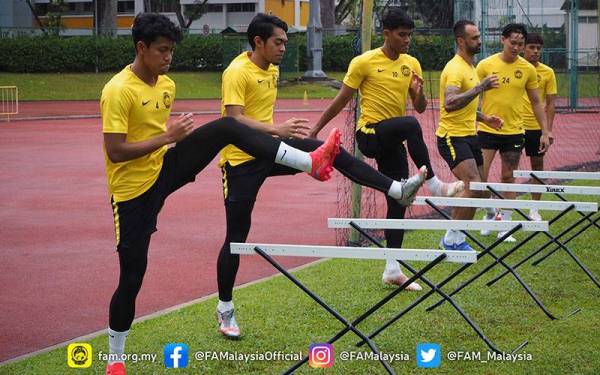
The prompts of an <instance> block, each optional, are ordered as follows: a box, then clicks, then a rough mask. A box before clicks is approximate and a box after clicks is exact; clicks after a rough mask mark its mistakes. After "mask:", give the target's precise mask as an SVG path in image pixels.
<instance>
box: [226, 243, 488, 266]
mask: <svg viewBox="0 0 600 375" xmlns="http://www.w3.org/2000/svg"><path fill="white" fill-rule="evenodd" d="M256 247H258V248H260V249H261V250H262V251H264V252H265V253H266V254H268V255H274V256H298V257H313V258H345V259H399V260H414V261H425V262H430V261H432V260H434V259H435V258H437V257H439V256H440V255H442V254H446V258H445V259H444V261H446V262H452V263H475V262H477V252H475V251H456V250H433V249H391V248H383V249H380V248H373V247H348V246H314V245H284V244H259V243H239V242H232V243H231V253H232V254H240V255H255V254H256V251H255V250H254V249H255V248H256Z"/></svg>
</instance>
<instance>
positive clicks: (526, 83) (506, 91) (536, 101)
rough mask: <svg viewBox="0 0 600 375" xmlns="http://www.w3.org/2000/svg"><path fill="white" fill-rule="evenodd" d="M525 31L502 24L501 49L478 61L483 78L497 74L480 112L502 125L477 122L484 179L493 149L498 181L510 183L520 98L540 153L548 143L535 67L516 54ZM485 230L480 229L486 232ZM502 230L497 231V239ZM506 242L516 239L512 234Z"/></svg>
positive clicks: (520, 139) (519, 137) (520, 140)
mask: <svg viewBox="0 0 600 375" xmlns="http://www.w3.org/2000/svg"><path fill="white" fill-rule="evenodd" d="M526 37H527V31H526V30H525V26H524V25H522V24H515V23H511V24H508V25H506V26H505V27H504V29H503V30H502V36H501V38H500V41H501V42H502V52H500V53H497V54H495V55H492V56H490V57H488V58H486V59H483V60H482V61H480V62H479V64H477V68H476V70H477V75H478V76H479V79H483V78H485V77H487V76H489V75H497V76H498V84H499V87H498V88H496V89H494V90H488V91H485V92H484V93H483V99H482V111H483V112H484V113H489V114H494V115H496V116H498V117H500V118H501V119H502V121H503V125H502V127H501V128H500V129H494V128H493V127H491V126H489V125H487V124H485V123H484V122H479V131H478V137H479V144H480V145H481V148H482V152H483V176H482V177H483V179H484V181H487V179H488V174H489V170H490V166H491V165H492V161H494V157H495V155H496V152H499V153H500V159H501V160H502V172H501V181H502V182H504V183H513V182H514V180H515V179H514V177H513V171H514V170H515V169H516V168H518V166H519V159H520V157H521V150H522V148H523V145H524V144H525V137H524V133H525V131H524V129H523V122H524V121H523V112H524V109H523V107H524V105H523V104H524V102H523V100H521V98H522V97H523V96H524V95H526V96H527V97H528V98H529V101H530V102H531V107H532V110H533V113H534V115H535V118H536V120H537V122H538V123H539V124H540V127H541V135H540V146H539V151H540V152H542V153H543V152H546V151H547V150H548V147H549V146H550V138H551V137H552V134H551V132H550V131H549V130H548V127H547V125H546V124H547V123H546V113H545V112H544V105H543V103H542V101H541V100H540V95H539V92H538V83H537V76H536V72H535V68H534V67H533V65H531V64H530V63H529V62H528V61H527V60H525V59H524V58H522V57H521V56H519V54H520V53H521V52H522V51H523V47H524V46H525V38H526ZM504 196H505V197H506V198H508V199H514V198H515V197H516V193H512V192H507V193H505V195H504ZM494 216H495V212H494V210H490V209H488V212H487V213H486V215H485V219H487V220H493V219H494ZM511 216H512V210H501V217H502V220H511ZM487 233H489V232H488V231H482V234H487ZM504 234H505V232H499V233H498V238H500V237H502V236H504ZM505 241H507V242H514V241H516V240H515V239H514V238H513V237H512V236H509V237H508V238H506V239H505Z"/></svg>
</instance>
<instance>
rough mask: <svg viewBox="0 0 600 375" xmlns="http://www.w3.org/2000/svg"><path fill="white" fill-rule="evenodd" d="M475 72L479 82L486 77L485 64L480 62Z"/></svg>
mask: <svg viewBox="0 0 600 375" xmlns="http://www.w3.org/2000/svg"><path fill="white" fill-rule="evenodd" d="M475 70H476V71H477V76H478V77H479V80H480V81H481V80H483V79H484V78H485V77H487V76H488V74H487V71H486V69H485V64H484V63H483V61H482V62H480V63H479V64H477V67H476V68H475Z"/></svg>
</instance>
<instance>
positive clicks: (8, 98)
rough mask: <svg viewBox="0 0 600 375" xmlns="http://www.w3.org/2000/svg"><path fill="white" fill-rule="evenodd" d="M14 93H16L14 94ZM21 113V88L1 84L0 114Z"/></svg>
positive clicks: (7, 116) (8, 115)
mask: <svg viewBox="0 0 600 375" xmlns="http://www.w3.org/2000/svg"><path fill="white" fill-rule="evenodd" d="M13 93H14V94H13ZM18 113H19V88H18V87H17V86H0V116H2V115H6V118H7V121H8V122H10V116H11V115H16V114H18Z"/></svg>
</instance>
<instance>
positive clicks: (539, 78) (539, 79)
mask: <svg viewBox="0 0 600 375" xmlns="http://www.w3.org/2000/svg"><path fill="white" fill-rule="evenodd" d="M537 81H538V83H540V82H542V76H541V75H539V74H538V75H537Z"/></svg>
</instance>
